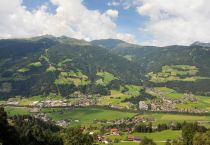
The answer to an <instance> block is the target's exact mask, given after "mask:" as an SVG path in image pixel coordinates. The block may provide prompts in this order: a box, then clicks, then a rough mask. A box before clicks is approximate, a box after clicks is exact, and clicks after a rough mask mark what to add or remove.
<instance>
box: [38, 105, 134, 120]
mask: <svg viewBox="0 0 210 145" xmlns="http://www.w3.org/2000/svg"><path fill="white" fill-rule="evenodd" d="M42 112H44V113H46V114H47V115H48V116H49V117H50V118H52V119H53V120H56V121H58V120H62V119H70V120H73V121H74V120H79V124H90V123H92V122H93V121H94V120H116V119H122V118H128V117H132V116H134V115H136V114H135V113H128V112H121V111H113V110H106V109H99V108H75V109H71V110H69V109H42Z"/></svg>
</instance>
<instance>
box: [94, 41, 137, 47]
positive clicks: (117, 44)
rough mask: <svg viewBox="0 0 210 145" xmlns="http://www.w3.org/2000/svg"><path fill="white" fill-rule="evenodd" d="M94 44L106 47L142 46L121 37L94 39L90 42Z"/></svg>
mask: <svg viewBox="0 0 210 145" xmlns="http://www.w3.org/2000/svg"><path fill="white" fill-rule="evenodd" d="M90 43H91V44H93V45H98V46H101V47H104V48H109V49H113V48H124V47H125V48H127V47H129V48H130V47H140V46H139V45H135V44H131V43H127V42H125V41H122V40H119V39H101V40H93V41H91V42H90Z"/></svg>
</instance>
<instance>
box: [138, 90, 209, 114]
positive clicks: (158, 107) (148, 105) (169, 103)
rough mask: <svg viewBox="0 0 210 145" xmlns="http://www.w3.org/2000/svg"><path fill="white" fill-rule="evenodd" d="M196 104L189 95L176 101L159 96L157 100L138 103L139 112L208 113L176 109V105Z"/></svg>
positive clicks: (198, 110) (194, 109) (202, 110)
mask: <svg viewBox="0 0 210 145" xmlns="http://www.w3.org/2000/svg"><path fill="white" fill-rule="evenodd" d="M189 102H190V103H196V102H197V99H196V98H195V97H193V95H191V94H185V95H184V96H183V97H180V98H177V99H169V98H168V97H164V96H163V95H160V96H159V98H158V99H153V100H150V101H149V102H148V101H147V102H146V101H139V109H140V110H151V111H163V112H189V113H208V110H205V109H198V108H177V104H187V103H189Z"/></svg>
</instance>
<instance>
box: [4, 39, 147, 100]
mask: <svg viewBox="0 0 210 145" xmlns="http://www.w3.org/2000/svg"><path fill="white" fill-rule="evenodd" d="M122 64H123V65H122ZM0 67H1V69H0V96H1V97H4V98H5V97H12V96H35V95H46V96H47V95H49V94H50V93H56V94H60V95H62V96H69V95H70V94H71V93H73V92H74V91H77V90H79V91H83V92H86V93H93V94H94V93H95V94H97V93H103V92H104V93H105V94H106V93H107V90H109V89H111V88H112V87H113V86H116V85H119V84H121V83H122V84H125V83H134V84H141V82H142V81H141V80H142V79H143V78H144V75H143V74H142V73H141V72H142V70H141V68H140V67H139V66H138V65H136V64H135V63H133V62H130V61H128V60H127V59H125V58H124V57H121V56H118V55H116V54H112V53H111V52H109V51H108V50H107V49H105V48H102V47H99V46H96V45H92V44H91V43H89V42H86V41H84V40H77V39H73V38H68V37H65V36H62V37H54V36H49V35H46V36H40V37H34V38H30V39H7V40H0ZM106 77H107V78H108V81H107V80H105V78H106ZM100 79H101V80H102V81H100ZM105 81H106V83H105Z"/></svg>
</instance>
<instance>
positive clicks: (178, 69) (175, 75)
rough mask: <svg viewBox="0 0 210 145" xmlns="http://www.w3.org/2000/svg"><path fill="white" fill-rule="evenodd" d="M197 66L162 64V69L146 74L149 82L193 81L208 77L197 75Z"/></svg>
mask: <svg viewBox="0 0 210 145" xmlns="http://www.w3.org/2000/svg"><path fill="white" fill-rule="evenodd" d="M198 72H199V70H198V68H197V67H195V66H189V65H171V66H168V65H167V66H163V67H162V71H161V72H158V73H154V72H150V73H148V74H147V75H146V76H147V77H148V78H149V80H150V81H151V82H154V83H165V82H168V81H184V82H195V81H197V80H202V79H210V78H208V77H202V76H197V73H198Z"/></svg>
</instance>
